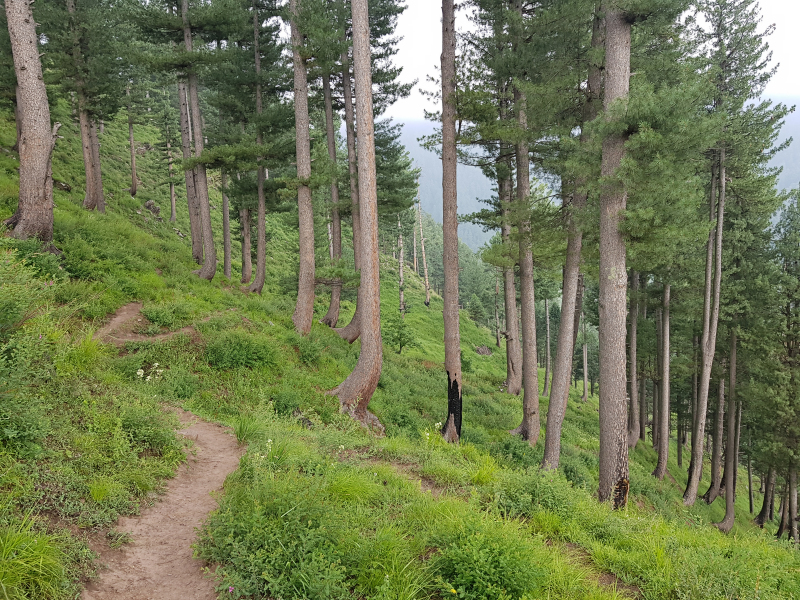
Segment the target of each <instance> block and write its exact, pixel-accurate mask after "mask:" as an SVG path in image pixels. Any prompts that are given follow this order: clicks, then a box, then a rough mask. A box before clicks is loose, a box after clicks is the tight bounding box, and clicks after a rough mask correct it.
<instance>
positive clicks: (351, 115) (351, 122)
mask: <svg viewBox="0 0 800 600" xmlns="http://www.w3.org/2000/svg"><path fill="white" fill-rule="evenodd" d="M342 91H343V94H344V125H345V131H346V132H347V166H348V169H349V173H350V198H351V203H352V209H351V213H352V222H353V263H354V267H355V269H356V271H358V270H360V269H361V218H360V217H359V187H358V186H359V183H360V178H359V176H358V165H357V157H356V130H355V111H354V109H353V92H352V82H351V79H350V61H349V58H348V55H347V51H346V50H345V51H344V52H342ZM356 92H358V90H356ZM421 234H422V232H421V231H420V235H421ZM424 253H425V247H424V246H423V256H424ZM360 306H361V288H360V287H359V289H358V293H357V296H356V311H355V313H354V314H353V318H352V319H350V323H348V324H347V325H346V326H345V327H342V328H340V329H337V330H336V333H338V334H339V336H340V337H341V338H342V339H345V340H347V341H348V342H350V343H351V344H352V343H353V342H355V341H356V340H357V339H358V336H359V335H361V321H360V318H361V311H360V308H359V307H360Z"/></svg>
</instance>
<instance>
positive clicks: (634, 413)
mask: <svg viewBox="0 0 800 600" xmlns="http://www.w3.org/2000/svg"><path fill="white" fill-rule="evenodd" d="M628 319H629V321H630V331H629V333H628V344H629V346H630V349H629V350H628V359H629V360H628V371H629V373H628V375H629V378H630V382H631V383H630V386H629V389H630V398H629V400H628V448H635V447H636V443H637V442H638V441H639V426H640V423H639V397H638V393H639V379H638V376H639V374H638V373H637V371H636V367H637V365H638V363H637V362H636V361H637V346H638V338H637V333H638V325H639V273H637V272H636V271H633V272H632V273H631V309H630V311H629V312H628Z"/></svg>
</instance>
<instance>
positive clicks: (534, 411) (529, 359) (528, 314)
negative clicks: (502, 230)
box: [511, 90, 541, 446]
mask: <svg viewBox="0 0 800 600" xmlns="http://www.w3.org/2000/svg"><path fill="white" fill-rule="evenodd" d="M514 102H515V105H516V107H515V109H516V113H517V124H518V125H519V129H520V136H521V137H523V136H525V134H526V133H527V129H528V115H527V103H526V99H525V94H523V93H522V92H520V91H519V90H515V91H514ZM516 155H517V203H518V208H519V210H518V211H517V214H518V215H520V223H519V234H520V235H519V286H520V308H521V312H522V385H523V397H522V422H521V423H520V424H519V426H518V427H517V428H516V429H514V430H513V431H512V432H511V433H512V434H519V435H521V436H522V439H523V440H527V441H528V443H529V444H530V445H531V446H535V445H536V443H537V442H538V441H539V433H540V429H541V425H540V422H539V365H538V361H537V359H536V296H535V290H534V284H533V248H532V244H533V240H532V235H533V234H532V231H531V223H530V220H528V219H527V218H525V217H524V215H525V213H526V212H527V211H526V210H525V208H526V206H527V202H528V196H530V193H531V190H530V187H531V182H530V158H529V155H528V143H527V141H525V140H524V139H521V140H520V141H519V142H517V146H516Z"/></svg>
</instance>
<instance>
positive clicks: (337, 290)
mask: <svg viewBox="0 0 800 600" xmlns="http://www.w3.org/2000/svg"><path fill="white" fill-rule="evenodd" d="M341 293H342V287H341V283H339V284H335V285H334V286H333V287H332V288H331V305H330V307H329V308H328V312H327V313H325V316H324V317H322V320H321V321H320V323H322V324H323V325H327V326H328V327H331V328H334V329H335V328H336V324H337V323H338V322H339V305H340V304H339V298H340V297H341Z"/></svg>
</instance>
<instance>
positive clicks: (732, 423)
mask: <svg viewBox="0 0 800 600" xmlns="http://www.w3.org/2000/svg"><path fill="white" fill-rule="evenodd" d="M736 341H737V340H736V329H735V328H733V327H732V328H731V332H730V342H731V350H730V384H729V389H728V424H727V430H728V440H727V444H726V448H725V479H724V484H723V485H724V486H725V517H723V519H722V521H721V522H719V523H717V527H718V528H719V530H720V531H722V532H723V533H728V532H729V531H730V530H731V529H732V528H733V523H734V520H735V519H736V506H735V504H734V503H735V502H736V459H737V456H738V452H737V448H736V445H737V435H736V429H737V427H736Z"/></svg>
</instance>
